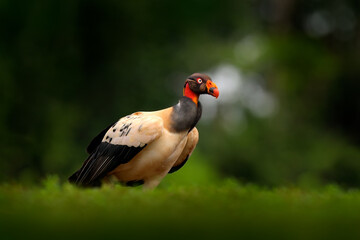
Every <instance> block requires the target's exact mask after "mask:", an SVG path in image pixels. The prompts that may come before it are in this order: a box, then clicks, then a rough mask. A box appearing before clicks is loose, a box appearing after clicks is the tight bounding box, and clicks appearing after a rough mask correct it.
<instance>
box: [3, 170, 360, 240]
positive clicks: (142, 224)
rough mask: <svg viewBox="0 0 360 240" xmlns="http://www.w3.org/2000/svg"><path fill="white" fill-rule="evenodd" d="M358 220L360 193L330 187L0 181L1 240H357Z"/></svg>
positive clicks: (230, 183) (359, 215)
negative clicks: (78, 185) (27, 184)
mask: <svg viewBox="0 0 360 240" xmlns="http://www.w3.org/2000/svg"><path fill="white" fill-rule="evenodd" d="M174 178H175V177H174ZM199 181H200V182H201V178H200V180H199ZM359 224H360V192H359V191H348V192H345V191H343V190H341V189H339V188H337V187H335V186H329V187H327V188H324V189H323V190H316V191H315V190H300V189H296V188H276V189H262V188H259V187H256V186H252V185H240V184H238V183H236V182H235V181H231V180H224V181H221V180H218V181H217V182H216V183H211V184H203V183H202V184H198V183H193V184H191V183H184V184H183V185H181V184H179V183H174V182H172V180H171V179H169V180H167V182H165V183H164V184H163V185H161V186H160V187H159V188H157V189H155V190H151V191H143V190H142V189H141V188H127V187H121V186H105V187H102V188H100V189H78V188H76V187H74V186H71V185H69V184H60V183H59V181H58V178H56V177H52V178H48V179H47V180H46V181H44V183H43V185H42V186H33V187H24V186H22V185H16V184H3V185H1V186H0V237H1V239H14V238H17V239H29V238H30V239H32V238H35V239H68V238H78V239H79V238H80V239H95V238H98V239H105V238H118V239H129V238H132V239H134V238H137V239H140V238H145V239H188V238H194V239H203V238H205V237H206V239H254V238H258V239H360V227H359Z"/></svg>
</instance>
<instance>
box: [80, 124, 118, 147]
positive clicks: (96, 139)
mask: <svg viewBox="0 0 360 240" xmlns="http://www.w3.org/2000/svg"><path fill="white" fill-rule="evenodd" d="M116 123H117V122H115V123H113V124H111V125H109V126H108V127H107V128H105V129H104V130H102V131H101V132H100V133H99V134H98V135H97V136H96V137H94V139H93V140H91V142H90V144H89V146H88V147H87V148H86V152H87V153H88V154H91V153H93V152H94V151H95V150H96V148H97V147H98V146H99V145H100V143H101V141H102V139H103V138H104V136H105V134H106V133H107V131H108V130H109V129H110V128H111V127H112V126H114V125H115V124H116Z"/></svg>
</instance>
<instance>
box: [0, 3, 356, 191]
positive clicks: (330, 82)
mask: <svg viewBox="0 0 360 240" xmlns="http://www.w3.org/2000/svg"><path fill="white" fill-rule="evenodd" d="M359 14H360V2H359V1H356V0H353V1H350V0H349V1H343V0H329V1H320V0H309V1H300V0H288V1H280V0H269V1H266V0H254V1H250V0H249V1H230V0H223V1H216V0H206V1H205V0H192V1H188V0H184V1H178V2H176V1H161V0H158V1H145V0H139V1H112V0H105V1H94V0H90V1H73V0H62V1H59V0H53V1H45V0H33V1H19V0H12V1H10V0H2V1H0V29H1V37H0V136H1V137H0V141H1V148H0V159H1V160H0V181H2V182H11V181H19V182H22V183H33V182H36V181H38V180H39V179H41V178H43V177H44V176H46V175H50V174H56V175H59V176H60V178H61V179H64V180H65V179H66V177H67V176H69V175H70V174H71V173H72V172H73V171H74V170H75V169H76V168H78V167H80V165H81V163H82V162H83V160H84V159H85V158H86V153H85V147H86V146H87V144H88V143H89V142H90V140H91V139H92V137H94V136H95V135H96V134H97V133H98V132H100V131H101V130H102V129H103V128H104V127H106V126H107V125H108V124H110V123H112V122H114V121H115V120H117V119H118V118H120V117H121V116H124V115H126V114H129V113H132V112H135V111H140V110H144V111H151V110H158V109H163V108H165V107H168V106H171V105H173V104H175V103H176V102H177V99H178V98H179V97H180V96H181V94H182V86H183V83H184V80H185V78H186V76H188V75H190V74H192V73H194V72H205V73H208V74H209V75H210V76H211V77H212V79H213V81H214V82H215V83H216V84H217V85H218V87H219V89H220V97H219V99H217V100H215V99H214V98H211V97H209V96H203V97H201V99H200V100H201V101H202V103H203V106H204V114H203V118H202V119H201V121H200V123H199V124H198V129H199V131H200V142H199V144H198V147H197V149H196V153H195V156H193V157H192V158H191V159H190V161H189V162H188V164H187V165H185V167H184V169H182V170H181V171H183V170H184V171H185V174H183V175H181V174H180V173H179V175H178V176H179V177H181V176H182V178H183V180H184V181H191V178H192V177H193V176H194V177H196V175H197V173H198V171H197V170H198V169H203V170H204V171H208V172H211V174H210V176H213V174H215V175H217V176H219V177H221V178H227V177H231V178H236V179H239V181H241V182H243V183H255V184H258V185H261V186H289V185H290V186H294V185H295V186H301V187H311V188H317V187H320V186H323V185H325V184H330V183H335V184H338V185H340V186H342V187H344V188H354V187H355V188H356V187H359V186H360V149H359V146H360V94H359V90H360V81H359V77H360V22H359ZM192 166H193V167H194V168H192ZM191 169H193V170H192V171H191ZM194 169H195V170H194ZM186 171H191V172H189V173H190V174H186ZM176 174H178V173H175V174H174V177H176ZM202 174H206V173H204V172H202Z"/></svg>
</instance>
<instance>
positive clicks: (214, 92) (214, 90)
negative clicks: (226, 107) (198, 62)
mask: <svg viewBox="0 0 360 240" xmlns="http://www.w3.org/2000/svg"><path fill="white" fill-rule="evenodd" d="M206 88H207V92H208V94H210V95H211V96H214V97H216V98H218V97H219V89H218V87H217V86H216V84H215V83H213V82H212V81H210V80H208V81H207V82H206Z"/></svg>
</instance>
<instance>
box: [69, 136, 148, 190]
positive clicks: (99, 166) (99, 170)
mask: <svg viewBox="0 0 360 240" xmlns="http://www.w3.org/2000/svg"><path fill="white" fill-rule="evenodd" d="M144 147H146V145H145V146H143V147H129V146H125V145H114V144H110V143H107V142H101V143H100V144H99V145H98V147H97V148H96V150H95V151H94V152H93V153H91V154H90V156H89V157H88V159H86V161H85V162H84V164H83V166H82V167H81V168H80V169H79V170H78V171H77V172H76V173H74V174H73V175H72V176H71V177H70V178H69V181H70V182H72V183H75V184H77V185H79V186H84V187H93V186H100V185H101V183H100V181H101V179H102V178H104V177H105V176H106V175H107V174H108V173H109V172H111V171H112V170H114V169H115V168H116V167H117V166H119V165H120V164H124V163H127V162H129V161H130V160H131V159H132V158H133V157H135V155H136V154H138V153H139V152H140V151H141V150H142V149H143V148H144Z"/></svg>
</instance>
